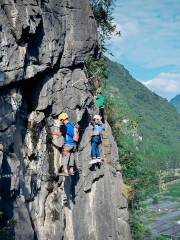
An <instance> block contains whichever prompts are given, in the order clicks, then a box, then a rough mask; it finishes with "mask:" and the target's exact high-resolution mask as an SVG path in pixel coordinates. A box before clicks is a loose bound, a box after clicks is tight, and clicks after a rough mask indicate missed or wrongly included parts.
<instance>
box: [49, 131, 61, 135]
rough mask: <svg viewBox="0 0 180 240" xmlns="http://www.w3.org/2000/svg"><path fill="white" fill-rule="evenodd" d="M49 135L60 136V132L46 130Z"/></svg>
mask: <svg viewBox="0 0 180 240" xmlns="http://www.w3.org/2000/svg"><path fill="white" fill-rule="evenodd" d="M48 134H49V135H53V136H61V135H62V133H61V132H48Z"/></svg>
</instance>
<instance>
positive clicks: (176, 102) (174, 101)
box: [170, 94, 180, 113]
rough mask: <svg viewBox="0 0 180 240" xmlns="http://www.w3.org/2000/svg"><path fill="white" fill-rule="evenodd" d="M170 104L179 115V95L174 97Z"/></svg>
mask: <svg viewBox="0 0 180 240" xmlns="http://www.w3.org/2000/svg"><path fill="white" fill-rule="evenodd" d="M170 103H171V104H172V105H173V106H174V107H175V108H176V110H177V111H178V112H179V113H180V94H178V95H177V96H175V97H174V98H173V99H172V100H171V101H170Z"/></svg>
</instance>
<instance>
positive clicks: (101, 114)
mask: <svg viewBox="0 0 180 240" xmlns="http://www.w3.org/2000/svg"><path fill="white" fill-rule="evenodd" d="M99 115H100V116H101V117H102V122H103V123H105V117H104V107H101V108H99Z"/></svg>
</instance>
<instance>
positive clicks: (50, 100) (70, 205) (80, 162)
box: [0, 0, 131, 240]
mask: <svg viewBox="0 0 180 240" xmlns="http://www.w3.org/2000/svg"><path fill="white" fill-rule="evenodd" d="M0 44H1V48H0V211H1V212H3V217H2V219H1V227H2V226H4V225H5V224H7V221H8V220H9V219H11V218H14V220H15V223H14V224H13V225H12V226H11V227H10V228H9V230H8V234H10V235H11V239H15V240H25V239H26V240H60V239H67V240H88V239H89V240H93V239H94V240H95V239H97V240H101V239H102V240H106V239H107V240H108V239H113V240H116V239H117V240H121V239H122V240H126V239H127V240H128V239H131V237H130V230H129V225H128V211H127V201H126V199H125V198H124V196H123V195H122V184H123V182H122V177H121V174H120V172H116V170H115V169H114V164H115V162H116V161H117V159H118V152H117V147H116V143H115V142H114V139H113V137H112V133H111V129H110V127H109V125H108V124H107V123H106V132H105V134H104V141H103V154H104V155H105V163H104V164H103V165H102V166H101V167H99V168H97V169H89V166H88V161H89V159H90V149H91V146H90V136H89V122H90V121H91V117H92V115H93V114H94V113H96V111H97V108H96V105H95V103H94V99H93V94H92V91H91V89H92V86H91V83H90V81H89V80H88V79H87V77H86V74H85V71H84V62H85V59H86V58H87V57H88V56H90V55H91V56H96V55H97V54H98V48H99V47H98V38H97V27H96V22H95V19H94V16H93V13H92V11H91V8H90V5H89V2H88V0H75V1H72V0H61V1H57V0H4V1H3V0H0ZM62 111H66V112H67V113H68V114H69V115H70V117H71V119H72V121H73V122H74V123H78V124H79V126H80V135H81V139H80V143H79V146H78V151H77V152H76V165H77V168H78V170H79V171H78V172H77V173H76V175H75V176H72V177H62V176H61V177H60V176H58V175H57V173H58V168H59V165H60V160H61V156H60V154H59V151H58V150H57V148H56V147H54V146H53V145H52V144H51V143H50V141H49V138H48V134H47V133H48V132H49V131H52V130H54V129H55V128H57V126H56V125H55V120H54V119H55V116H57V115H58V114H59V113H61V112H62ZM0 239H3V238H2V237H1V236H0Z"/></svg>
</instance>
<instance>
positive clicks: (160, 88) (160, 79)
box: [142, 73, 180, 99]
mask: <svg viewBox="0 0 180 240" xmlns="http://www.w3.org/2000/svg"><path fill="white" fill-rule="evenodd" d="M142 83H143V84H144V85H145V86H146V87H148V88H149V89H150V90H152V91H154V92H155V93H157V94H158V95H160V96H163V97H164V96H165V97H166V98H168V99H170V98H172V97H173V96H175V95H177V94H179V93H180V73H160V74H159V75H158V76H157V77H155V78H153V79H151V80H148V81H142Z"/></svg>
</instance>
